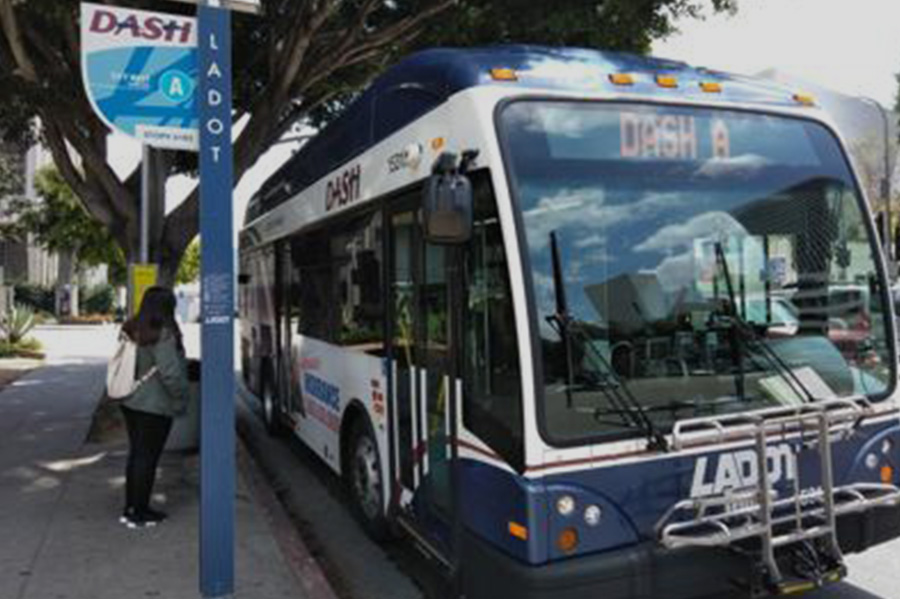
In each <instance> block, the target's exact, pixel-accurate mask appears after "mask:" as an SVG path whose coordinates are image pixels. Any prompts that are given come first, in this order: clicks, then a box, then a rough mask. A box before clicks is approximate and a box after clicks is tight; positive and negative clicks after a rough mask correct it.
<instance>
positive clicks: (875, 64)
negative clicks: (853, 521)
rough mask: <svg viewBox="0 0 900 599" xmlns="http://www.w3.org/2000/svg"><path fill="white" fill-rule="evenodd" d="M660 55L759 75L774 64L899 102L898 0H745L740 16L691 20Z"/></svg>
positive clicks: (660, 46) (660, 45) (851, 91)
mask: <svg viewBox="0 0 900 599" xmlns="http://www.w3.org/2000/svg"><path fill="white" fill-rule="evenodd" d="M679 29H680V30H681V33H680V34H675V35H673V36H671V37H670V38H668V39H666V40H663V41H659V42H656V43H655V44H654V46H653V54H655V55H657V56H660V57H664V58H673V59H678V60H683V61H685V62H687V63H689V64H692V65H694V66H705V67H709V68H714V69H720V70H725V71H732V72H736V73H741V74H744V75H754V74H756V73H759V72H760V71H763V70H765V69H768V68H775V69H777V70H779V71H782V72H785V73H788V74H790V75H793V76H796V77H798V78H800V79H803V80H806V81H811V82H813V83H818V84H820V85H823V86H825V87H828V88H830V89H833V90H835V91H838V92H842V93H845V94H848V95H853V96H868V97H871V98H874V99H875V100H877V101H879V102H881V103H882V104H885V105H887V106H893V105H894V99H895V97H896V93H897V82H896V80H895V78H894V74H895V73H900V1H898V0H738V12H737V14H736V15H735V16H733V17H732V16H728V15H714V16H710V17H708V18H707V19H706V20H705V21H695V20H683V21H682V22H680V23H679Z"/></svg>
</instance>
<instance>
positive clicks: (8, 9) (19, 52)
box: [0, 0, 38, 83]
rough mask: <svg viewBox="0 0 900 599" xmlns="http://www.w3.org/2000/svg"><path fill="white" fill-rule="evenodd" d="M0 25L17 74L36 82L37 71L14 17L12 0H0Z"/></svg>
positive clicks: (16, 19)
mask: <svg viewBox="0 0 900 599" xmlns="http://www.w3.org/2000/svg"><path fill="white" fill-rule="evenodd" d="M0 27H2V28H3V33H4V35H5V36H6V42H7V43H8V44H9V49H10V50H11V51H12V54H13V57H14V58H15V61H16V66H17V67H18V69H17V70H18V71H19V75H20V76H21V77H22V78H23V79H25V80H26V81H29V82H31V83H38V76H37V71H36V70H35V68H34V63H33V62H32V61H31V57H30V56H29V55H28V51H27V50H26V49H25V44H24V41H23V39H22V31H21V29H20V28H19V20H18V18H17V17H16V10H15V7H14V6H13V0H0Z"/></svg>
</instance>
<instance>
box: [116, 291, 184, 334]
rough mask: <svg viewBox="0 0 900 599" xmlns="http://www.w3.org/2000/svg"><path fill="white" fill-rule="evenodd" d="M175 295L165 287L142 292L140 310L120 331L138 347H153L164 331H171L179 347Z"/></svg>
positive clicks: (179, 332) (179, 330)
mask: <svg viewBox="0 0 900 599" xmlns="http://www.w3.org/2000/svg"><path fill="white" fill-rule="evenodd" d="M175 305H176V301H175V294H174V293H172V290H171V289H169V288H167V287H151V288H150V289H148V290H147V291H145V292H144V298H143V299H142V300H141V309H140V310H139V311H138V313H137V316H134V317H133V318H130V319H129V320H128V321H126V322H125V324H124V325H122V329H123V330H124V331H125V332H126V333H127V334H128V336H129V337H131V338H132V339H133V340H134V341H135V342H136V343H137V344H138V345H153V344H155V343H157V342H158V341H159V338H160V337H161V336H162V332H163V330H165V329H168V330H169V331H171V332H172V333H173V334H174V335H175V338H176V339H177V341H178V345H179V346H180V345H181V329H180V328H178V323H177V322H176V321H175Z"/></svg>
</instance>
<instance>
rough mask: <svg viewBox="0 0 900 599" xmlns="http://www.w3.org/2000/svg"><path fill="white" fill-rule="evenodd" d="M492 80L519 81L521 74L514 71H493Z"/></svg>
mask: <svg viewBox="0 0 900 599" xmlns="http://www.w3.org/2000/svg"><path fill="white" fill-rule="evenodd" d="M491 79H493V80H494V81H518V80H519V74H518V73H516V71H515V70H514V69H491Z"/></svg>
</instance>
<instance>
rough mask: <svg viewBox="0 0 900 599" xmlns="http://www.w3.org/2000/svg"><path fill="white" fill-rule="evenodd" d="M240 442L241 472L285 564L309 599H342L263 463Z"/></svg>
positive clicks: (238, 459) (241, 439) (241, 440)
mask: <svg viewBox="0 0 900 599" xmlns="http://www.w3.org/2000/svg"><path fill="white" fill-rule="evenodd" d="M237 439H238V443H237V467H238V470H239V471H240V474H241V476H242V477H243V478H244V481H245V482H246V483H247V486H248V487H249V488H250V492H251V493H253V496H254V498H255V499H256V501H257V503H259V505H260V507H261V508H262V511H263V514H264V516H265V518H266V521H267V522H268V524H269V527H270V529H271V531H272V536H273V537H274V538H275V542H276V543H277V544H278V548H279V549H280V550H281V554H282V556H283V557H284V561H285V563H286V564H287V565H288V569H289V570H290V571H291V573H292V574H293V575H294V580H295V581H296V583H297V585H298V587H299V588H301V589H302V596H303V597H304V598H305V599H339V598H338V595H337V593H335V591H334V589H333V588H332V586H331V584H330V583H329V582H328V579H327V578H326V577H325V573H324V572H323V570H322V568H321V566H320V565H319V562H318V561H316V558H315V557H313V555H312V553H311V552H310V551H309V548H308V547H307V546H306V543H305V542H304V541H303V539H302V538H301V537H300V533H299V532H298V531H297V527H296V526H294V523H293V522H292V521H291V519H290V516H288V514H287V512H286V511H285V510H284V507H283V506H282V505H281V502H280V501H278V498H277V497H276V496H275V492H274V491H273V490H272V487H271V486H270V485H269V483H268V480H267V479H266V476H265V474H264V473H263V472H262V470H261V468H260V466H259V464H257V463H256V461H255V459H254V458H253V456H252V455H251V454H250V451H249V450H248V448H247V445H246V442H245V441H244V439H243V438H242V436H241V435H237Z"/></svg>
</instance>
